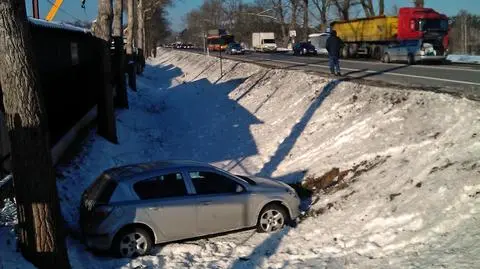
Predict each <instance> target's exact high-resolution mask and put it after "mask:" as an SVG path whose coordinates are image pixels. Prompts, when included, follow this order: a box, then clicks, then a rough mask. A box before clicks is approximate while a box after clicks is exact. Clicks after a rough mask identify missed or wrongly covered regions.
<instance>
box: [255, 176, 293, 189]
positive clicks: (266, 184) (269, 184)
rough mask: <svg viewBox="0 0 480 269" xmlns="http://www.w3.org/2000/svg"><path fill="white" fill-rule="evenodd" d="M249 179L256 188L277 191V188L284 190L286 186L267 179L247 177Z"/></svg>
mask: <svg viewBox="0 0 480 269" xmlns="http://www.w3.org/2000/svg"><path fill="white" fill-rule="evenodd" d="M249 178H250V179H251V180H253V181H255V183H256V185H255V187H256V188H269V189H272V188H274V189H279V188H285V187H286V186H288V185H286V184H285V183H283V182H281V181H278V180H273V179H268V178H263V177H249Z"/></svg>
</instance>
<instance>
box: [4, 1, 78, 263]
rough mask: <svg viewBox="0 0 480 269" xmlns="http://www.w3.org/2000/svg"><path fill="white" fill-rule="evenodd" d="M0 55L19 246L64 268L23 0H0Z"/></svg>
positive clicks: (40, 260)
mask: <svg viewBox="0 0 480 269" xmlns="http://www.w3.org/2000/svg"><path fill="white" fill-rule="evenodd" d="M0 55H2V57H0V84H1V85H2V91H3V106H4V109H5V118H6V124H7V128H8V133H9V137H10V141H11V154H12V171H13V178H14V185H15V197H16V201H17V212H18V229H19V237H18V240H19V246H20V249H21V251H22V253H23V255H24V257H25V258H26V259H27V260H29V261H31V262H32V263H33V264H34V265H35V266H37V267H39V268H70V264H69V261H68V255H67V250H66V247H65V232H64V228H63V222H62V216H61V212H60V205H59V201H58V194H57V186H56V178H55V171H54V169H53V164H52V157H51V151H50V142H49V137H48V127H47V126H48V125H47V115H46V109H45V105H44V102H43V99H42V98H43V97H42V94H41V86H40V80H39V78H38V73H37V72H36V66H35V64H34V63H35V61H34V55H33V53H32V43H31V34H30V29H29V25H28V22H27V14H26V10H25V1H14V0H3V1H1V2H0Z"/></svg>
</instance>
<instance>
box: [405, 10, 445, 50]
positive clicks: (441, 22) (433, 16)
mask: <svg viewBox="0 0 480 269" xmlns="http://www.w3.org/2000/svg"><path fill="white" fill-rule="evenodd" d="M448 30H449V26H448V17H447V16H446V15H444V14H440V13H438V12H436V11H435V10H433V9H431V8H413V7H404V8H400V10H399V13H398V30H397V39H398V40H409V39H424V40H432V41H436V42H435V43H437V44H441V45H442V46H443V50H445V51H446V50H447V48H448V42H449V41H448Z"/></svg>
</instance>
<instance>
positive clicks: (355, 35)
mask: <svg viewBox="0 0 480 269" xmlns="http://www.w3.org/2000/svg"><path fill="white" fill-rule="evenodd" d="M331 27H332V29H333V30H335V31H337V35H338V37H340V38H341V39H342V40H343V41H344V42H345V43H346V44H347V45H346V46H345V47H344V49H343V51H342V56H343V57H345V58H347V57H349V56H352V55H368V56H371V57H373V58H380V57H381V55H382V51H383V50H384V47H385V44H386V43H392V42H395V41H396V39H397V31H398V17H387V16H379V17H371V18H361V19H355V20H349V21H337V22H333V23H332V25H331Z"/></svg>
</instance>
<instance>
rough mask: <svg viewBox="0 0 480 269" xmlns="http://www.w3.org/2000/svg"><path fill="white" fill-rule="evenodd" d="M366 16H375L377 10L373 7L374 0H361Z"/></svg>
mask: <svg viewBox="0 0 480 269" xmlns="http://www.w3.org/2000/svg"><path fill="white" fill-rule="evenodd" d="M360 4H361V5H362V8H363V11H364V12H365V16H367V17H373V16H375V10H374V8H373V3H372V0H360Z"/></svg>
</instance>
